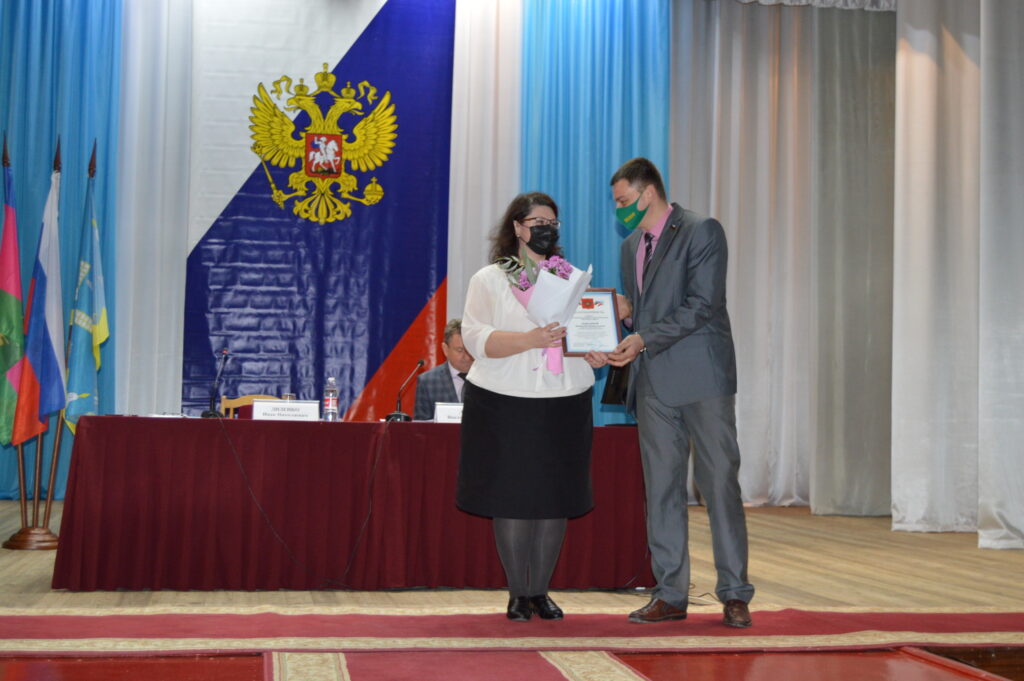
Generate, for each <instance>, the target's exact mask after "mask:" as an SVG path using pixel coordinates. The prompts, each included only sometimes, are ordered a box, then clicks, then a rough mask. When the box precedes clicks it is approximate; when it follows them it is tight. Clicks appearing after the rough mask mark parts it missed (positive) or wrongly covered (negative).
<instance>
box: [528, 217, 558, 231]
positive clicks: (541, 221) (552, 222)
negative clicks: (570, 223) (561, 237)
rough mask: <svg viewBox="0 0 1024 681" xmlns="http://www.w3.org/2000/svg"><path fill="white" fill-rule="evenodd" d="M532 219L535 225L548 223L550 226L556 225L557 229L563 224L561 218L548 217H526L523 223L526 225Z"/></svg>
mask: <svg viewBox="0 0 1024 681" xmlns="http://www.w3.org/2000/svg"><path fill="white" fill-rule="evenodd" d="M531 220H533V224H535V225H548V226H550V227H554V228H555V229H558V228H559V227H561V226H562V221H561V220H548V219H547V218H524V219H523V224H524V225H525V224H526V223H527V222H529V221H531Z"/></svg>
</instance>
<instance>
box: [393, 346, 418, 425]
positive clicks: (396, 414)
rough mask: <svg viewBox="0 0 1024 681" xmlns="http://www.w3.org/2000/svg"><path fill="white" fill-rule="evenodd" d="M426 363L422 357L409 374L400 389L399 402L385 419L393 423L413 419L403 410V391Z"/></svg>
mask: <svg viewBox="0 0 1024 681" xmlns="http://www.w3.org/2000/svg"><path fill="white" fill-rule="evenodd" d="M424 364H426V362H425V361H424V360H422V359H421V360H420V361H418V362H416V366H415V367H413V369H412V373H411V374H409V377H408V378H406V379H405V383H403V384H402V387H401V388H399V389H398V400H397V404H396V405H395V410H394V411H393V412H391V413H390V414H388V415H387V417H386V418H385V419H384V420H385V421H387V422H388V423H391V422H392V421H412V417H411V416H409V415H408V414H406V413H405V412H404V411H402V393H404V392H405V389H406V387H408V385H409V381H411V380H412V379H413V377H414V376H415V375H416V372H417V371H419V370H420V367H422V366H423V365H424Z"/></svg>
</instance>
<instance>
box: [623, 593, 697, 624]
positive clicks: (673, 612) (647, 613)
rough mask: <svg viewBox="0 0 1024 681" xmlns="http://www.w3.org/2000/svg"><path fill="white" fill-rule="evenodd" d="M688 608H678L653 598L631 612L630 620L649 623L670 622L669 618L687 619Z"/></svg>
mask: <svg viewBox="0 0 1024 681" xmlns="http://www.w3.org/2000/svg"><path fill="white" fill-rule="evenodd" d="M685 619H686V608H685V607H683V608H677V607H676V606H674V605H671V604H669V603H666V602H665V601H663V600H661V599H659V598H652V599H651V602H650V603H648V604H647V605H645V606H644V607H642V608H640V609H639V610H634V611H633V612H631V613H629V621H630V622H634V623H637V624H649V623H651V622H668V621H669V620H685Z"/></svg>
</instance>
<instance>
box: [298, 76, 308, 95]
mask: <svg viewBox="0 0 1024 681" xmlns="http://www.w3.org/2000/svg"><path fill="white" fill-rule="evenodd" d="M302 81H303V79H302V78H299V84H298V85H296V86H295V94H297V95H305V94H308V93H309V86H308V85H306V84H305V83H303V82H302Z"/></svg>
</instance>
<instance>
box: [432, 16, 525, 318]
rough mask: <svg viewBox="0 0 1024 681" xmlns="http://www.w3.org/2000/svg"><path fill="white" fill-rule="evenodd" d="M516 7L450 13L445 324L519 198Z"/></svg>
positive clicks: (518, 22) (456, 310) (519, 19)
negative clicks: (451, 47) (452, 50)
mask: <svg viewBox="0 0 1024 681" xmlns="http://www.w3.org/2000/svg"><path fill="white" fill-rule="evenodd" d="M521 26H522V3H521V0H496V1H495V2H472V1H470V2H466V1H463V2H459V3H457V4H456V6H455V65H454V77H453V82H452V156H451V170H450V176H451V185H450V188H449V202H448V318H449V319H451V318H453V317H462V308H463V305H464V304H465V301H466V287H467V286H468V285H469V278H470V277H471V276H473V273H474V272H476V271H477V270H478V269H480V268H481V267H483V266H484V265H485V264H487V254H488V252H489V250H490V243H489V241H488V236H489V235H490V231H491V228H492V227H493V226H494V224H496V223H497V221H498V218H500V217H501V215H500V213H501V211H503V210H504V208H505V206H506V205H507V204H508V202H509V201H511V200H512V198H513V197H514V196H515V195H516V194H517V193H518V192H519V164H520V124H519V123H520V106H521V102H520V98H521V97H522V91H523V90H522V89H521V86H520V68H521V63H522V58H521V54H522V29H521Z"/></svg>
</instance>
